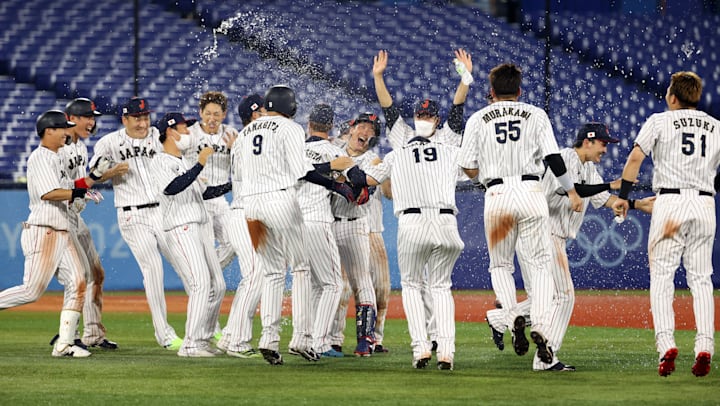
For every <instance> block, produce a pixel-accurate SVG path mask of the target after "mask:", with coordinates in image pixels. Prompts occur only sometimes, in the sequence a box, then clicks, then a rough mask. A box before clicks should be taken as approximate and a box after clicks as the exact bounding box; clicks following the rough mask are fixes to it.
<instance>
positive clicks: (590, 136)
mask: <svg viewBox="0 0 720 406" xmlns="http://www.w3.org/2000/svg"><path fill="white" fill-rule="evenodd" d="M587 137H588V138H595V131H590V132H588V133H587Z"/></svg>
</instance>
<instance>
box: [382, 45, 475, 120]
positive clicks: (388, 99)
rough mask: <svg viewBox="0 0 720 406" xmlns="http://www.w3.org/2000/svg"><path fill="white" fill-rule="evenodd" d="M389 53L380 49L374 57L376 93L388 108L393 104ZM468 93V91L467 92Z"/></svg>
mask: <svg viewBox="0 0 720 406" xmlns="http://www.w3.org/2000/svg"><path fill="white" fill-rule="evenodd" d="M387 61H388V53H387V51H383V50H380V51H378V54H377V55H376V56H375V58H374V59H373V70H372V72H373V79H374V80H375V94H376V95H377V98H378V102H379V103H380V107H382V108H387V107H390V105H392V102H393V100H392V96H390V92H388V90H387V87H386V86H385V78H384V77H383V74H384V73H385V68H387ZM466 94H467V93H466Z"/></svg>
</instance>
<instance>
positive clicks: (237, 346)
mask: <svg viewBox="0 0 720 406" xmlns="http://www.w3.org/2000/svg"><path fill="white" fill-rule="evenodd" d="M264 102H265V101H264V99H263V97H262V96H260V95H258V94H252V95H249V96H245V97H243V98H242V100H241V101H240V104H239V105H238V114H239V115H240V118H241V120H242V122H243V126H248V125H249V124H250V123H251V122H252V121H255V120H256V119H257V118H259V117H261V116H262V115H263V114H264V112H265V108H264V107H263V104H264ZM239 145H240V143H233V144H232V148H231V150H230V161H231V165H230V166H231V168H232V185H233V186H232V190H233V200H232V202H231V203H230V221H229V223H227V224H226V225H225V226H226V232H227V237H228V240H229V241H230V244H231V245H232V247H233V250H235V254H236V255H237V257H238V260H239V261H240V274H241V275H242V279H241V280H240V283H239V284H238V287H237V290H236V291H235V297H234V298H233V302H232V306H231V307H230V314H229V315H228V319H227V324H226V326H225V328H224V329H223V335H222V338H221V339H220V341H218V343H217V347H218V348H220V349H221V350H224V351H225V352H226V354H227V355H230V356H232V357H237V358H260V357H261V356H262V355H260V353H259V352H258V351H256V350H255V349H254V348H253V347H252V345H251V344H250V341H251V340H252V333H253V318H254V317H255V311H256V309H257V307H258V304H259V303H260V299H261V296H262V293H263V280H264V272H263V270H262V269H261V263H260V261H258V260H257V253H256V252H255V250H254V249H253V246H252V242H251V241H250V233H249V231H248V226H247V222H246V219H245V210H244V208H243V201H242V196H241V189H242V182H241V178H242V175H241V170H242V168H241V166H240V165H239V164H238V163H237V162H238V161H237V160H238V159H239V155H238V154H239V149H238V147H239Z"/></svg>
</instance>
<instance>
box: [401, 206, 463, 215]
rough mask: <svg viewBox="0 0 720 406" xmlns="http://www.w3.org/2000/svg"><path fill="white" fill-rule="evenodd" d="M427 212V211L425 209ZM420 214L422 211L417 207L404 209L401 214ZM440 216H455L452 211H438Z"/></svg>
mask: <svg viewBox="0 0 720 406" xmlns="http://www.w3.org/2000/svg"><path fill="white" fill-rule="evenodd" d="M427 210H429V209H427ZM420 213H422V210H420V209H419V208H417V207H410V208H409V209H405V210H403V211H402V214H420ZM440 214H455V212H454V211H453V209H440Z"/></svg>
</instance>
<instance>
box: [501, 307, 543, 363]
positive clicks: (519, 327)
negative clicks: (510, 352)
mask: <svg viewBox="0 0 720 406" xmlns="http://www.w3.org/2000/svg"><path fill="white" fill-rule="evenodd" d="M512 344H513V349H514V350H515V354H517V355H525V354H527V352H528V349H530V343H529V342H528V340H527V337H525V317H523V316H517V317H515V321H514V322H513V329H512ZM503 346H504V344H503ZM547 362H548V363H549V362H550V361H547Z"/></svg>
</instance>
